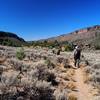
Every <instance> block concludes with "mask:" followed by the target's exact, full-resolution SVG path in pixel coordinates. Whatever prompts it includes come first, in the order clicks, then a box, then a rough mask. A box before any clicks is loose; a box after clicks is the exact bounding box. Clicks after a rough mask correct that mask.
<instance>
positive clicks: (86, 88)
mask: <svg viewBox="0 0 100 100" xmlns="http://www.w3.org/2000/svg"><path fill="white" fill-rule="evenodd" d="M74 77H75V80H76V88H77V97H78V100H92V98H93V96H92V94H91V93H90V91H91V89H92V87H91V86H90V85H89V84H86V83H84V77H86V76H84V71H83V68H78V69H76V70H75V75H74Z"/></svg>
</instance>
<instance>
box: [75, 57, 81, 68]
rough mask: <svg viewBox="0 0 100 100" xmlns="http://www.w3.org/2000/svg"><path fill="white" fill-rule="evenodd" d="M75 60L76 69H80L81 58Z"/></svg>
mask: <svg viewBox="0 0 100 100" xmlns="http://www.w3.org/2000/svg"><path fill="white" fill-rule="evenodd" d="M74 60H75V62H74V65H75V67H76V66H77V67H78V68H79V64H80V58H76V57H74Z"/></svg>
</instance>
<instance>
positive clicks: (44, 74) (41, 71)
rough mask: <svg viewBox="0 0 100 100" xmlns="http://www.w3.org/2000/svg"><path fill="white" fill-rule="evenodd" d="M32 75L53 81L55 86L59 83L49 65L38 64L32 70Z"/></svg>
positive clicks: (39, 78)
mask: <svg viewBox="0 0 100 100" xmlns="http://www.w3.org/2000/svg"><path fill="white" fill-rule="evenodd" d="M31 75H32V77H33V78H35V79H38V80H42V81H43V80H45V81H47V82H51V84H52V85H53V86H55V85H58V82H56V76H55V74H54V73H53V72H50V71H49V69H48V68H47V66H44V65H38V66H37V67H36V68H35V69H34V70H33V72H32V74H31Z"/></svg>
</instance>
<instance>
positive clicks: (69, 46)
mask: <svg viewBox="0 0 100 100" xmlns="http://www.w3.org/2000/svg"><path fill="white" fill-rule="evenodd" d="M72 50H73V47H72V46H71V45H66V46H65V51H72Z"/></svg>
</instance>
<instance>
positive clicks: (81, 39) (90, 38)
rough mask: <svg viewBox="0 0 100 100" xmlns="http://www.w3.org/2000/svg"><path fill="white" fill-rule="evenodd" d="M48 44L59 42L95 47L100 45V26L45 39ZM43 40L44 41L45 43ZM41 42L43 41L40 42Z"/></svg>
mask: <svg viewBox="0 0 100 100" xmlns="http://www.w3.org/2000/svg"><path fill="white" fill-rule="evenodd" d="M45 40H46V41H48V42H52V41H55V40H57V41H58V42H64V41H69V42H72V43H74V44H76V43H80V44H83V45H88V44H90V45H92V46H94V45H95V44H96V45H99V44H100V25H95V26H92V27H87V28H83V29H79V30H76V31H74V32H71V33H66V34H64V35H60V36H57V37H52V38H48V39H45ZM45 40H42V41H45ZM40 41H41V40H40Z"/></svg>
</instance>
